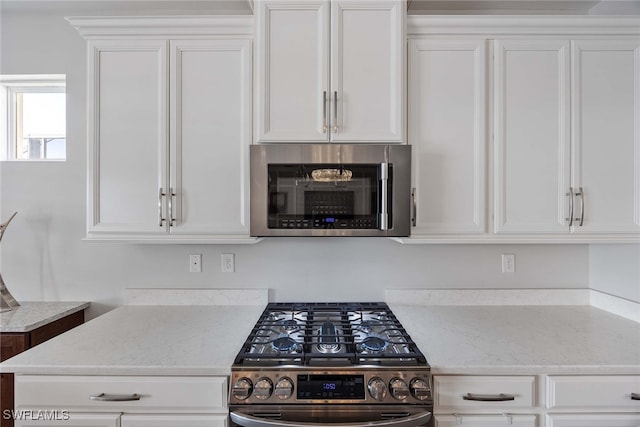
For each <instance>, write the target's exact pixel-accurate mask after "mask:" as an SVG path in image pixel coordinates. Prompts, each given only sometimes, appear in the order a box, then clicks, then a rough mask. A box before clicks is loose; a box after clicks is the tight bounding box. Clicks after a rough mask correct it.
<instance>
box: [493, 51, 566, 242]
mask: <svg viewBox="0 0 640 427" xmlns="http://www.w3.org/2000/svg"><path fill="white" fill-rule="evenodd" d="M569 60H570V45H569V41H567V40H497V41H496V42H495V45H494V73H495V74H494V82H495V84H494V90H495V96H494V106H495V116H494V119H495V121H494V156H495V167H494V178H495V181H494V203H495V205H494V224H495V225H494V231H495V232H496V233H566V232H567V231H568V222H566V221H565V217H566V215H567V212H565V207H566V206H567V204H568V198H567V196H566V195H565V193H566V192H568V191H569V176H570V174H569V166H570V162H569V156H570V152H569V129H570V128H569V101H570V98H569V96H570V93H569V90H570V85H569V73H570V66H569Z"/></svg>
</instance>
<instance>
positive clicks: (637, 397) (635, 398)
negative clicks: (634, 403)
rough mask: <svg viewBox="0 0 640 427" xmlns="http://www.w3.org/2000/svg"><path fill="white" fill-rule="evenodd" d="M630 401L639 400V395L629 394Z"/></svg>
mask: <svg viewBox="0 0 640 427" xmlns="http://www.w3.org/2000/svg"><path fill="white" fill-rule="evenodd" d="M631 400H640V393H631Z"/></svg>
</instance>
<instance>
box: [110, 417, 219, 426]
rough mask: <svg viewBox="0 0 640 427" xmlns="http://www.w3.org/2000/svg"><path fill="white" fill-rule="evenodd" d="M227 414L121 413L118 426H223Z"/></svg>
mask: <svg viewBox="0 0 640 427" xmlns="http://www.w3.org/2000/svg"><path fill="white" fill-rule="evenodd" d="M226 425H227V415H226V414H225V415H123V416H122V421H121V423H120V427H225V426H226Z"/></svg>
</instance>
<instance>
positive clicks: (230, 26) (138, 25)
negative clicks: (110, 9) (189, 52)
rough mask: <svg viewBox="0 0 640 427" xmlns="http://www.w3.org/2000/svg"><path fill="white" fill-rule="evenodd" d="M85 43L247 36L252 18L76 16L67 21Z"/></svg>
mask: <svg viewBox="0 0 640 427" xmlns="http://www.w3.org/2000/svg"><path fill="white" fill-rule="evenodd" d="M66 20H67V21H69V23H70V24H71V25H73V27H74V28H76V30H78V32H79V33H80V35H81V36H82V37H84V38H86V39H95V38H101V39H104V38H119V37H136V36H144V37H147V38H149V37H152V38H154V37H157V38H163V39H166V38H167V37H171V38H180V37H190V38H193V37H194V36H235V37H237V36H251V37H253V17H252V16H244V15H216V16H204V15H203V16H199V15H180V16H106V17H105V16H78V17H67V18H66Z"/></svg>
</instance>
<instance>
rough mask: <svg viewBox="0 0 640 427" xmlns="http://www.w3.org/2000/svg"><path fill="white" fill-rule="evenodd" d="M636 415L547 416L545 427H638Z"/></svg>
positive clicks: (638, 421) (638, 415) (639, 415)
mask: <svg viewBox="0 0 640 427" xmlns="http://www.w3.org/2000/svg"><path fill="white" fill-rule="evenodd" d="M639 425H640V413H638V414H588V415H587V414H557V415H547V427H638V426H639Z"/></svg>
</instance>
